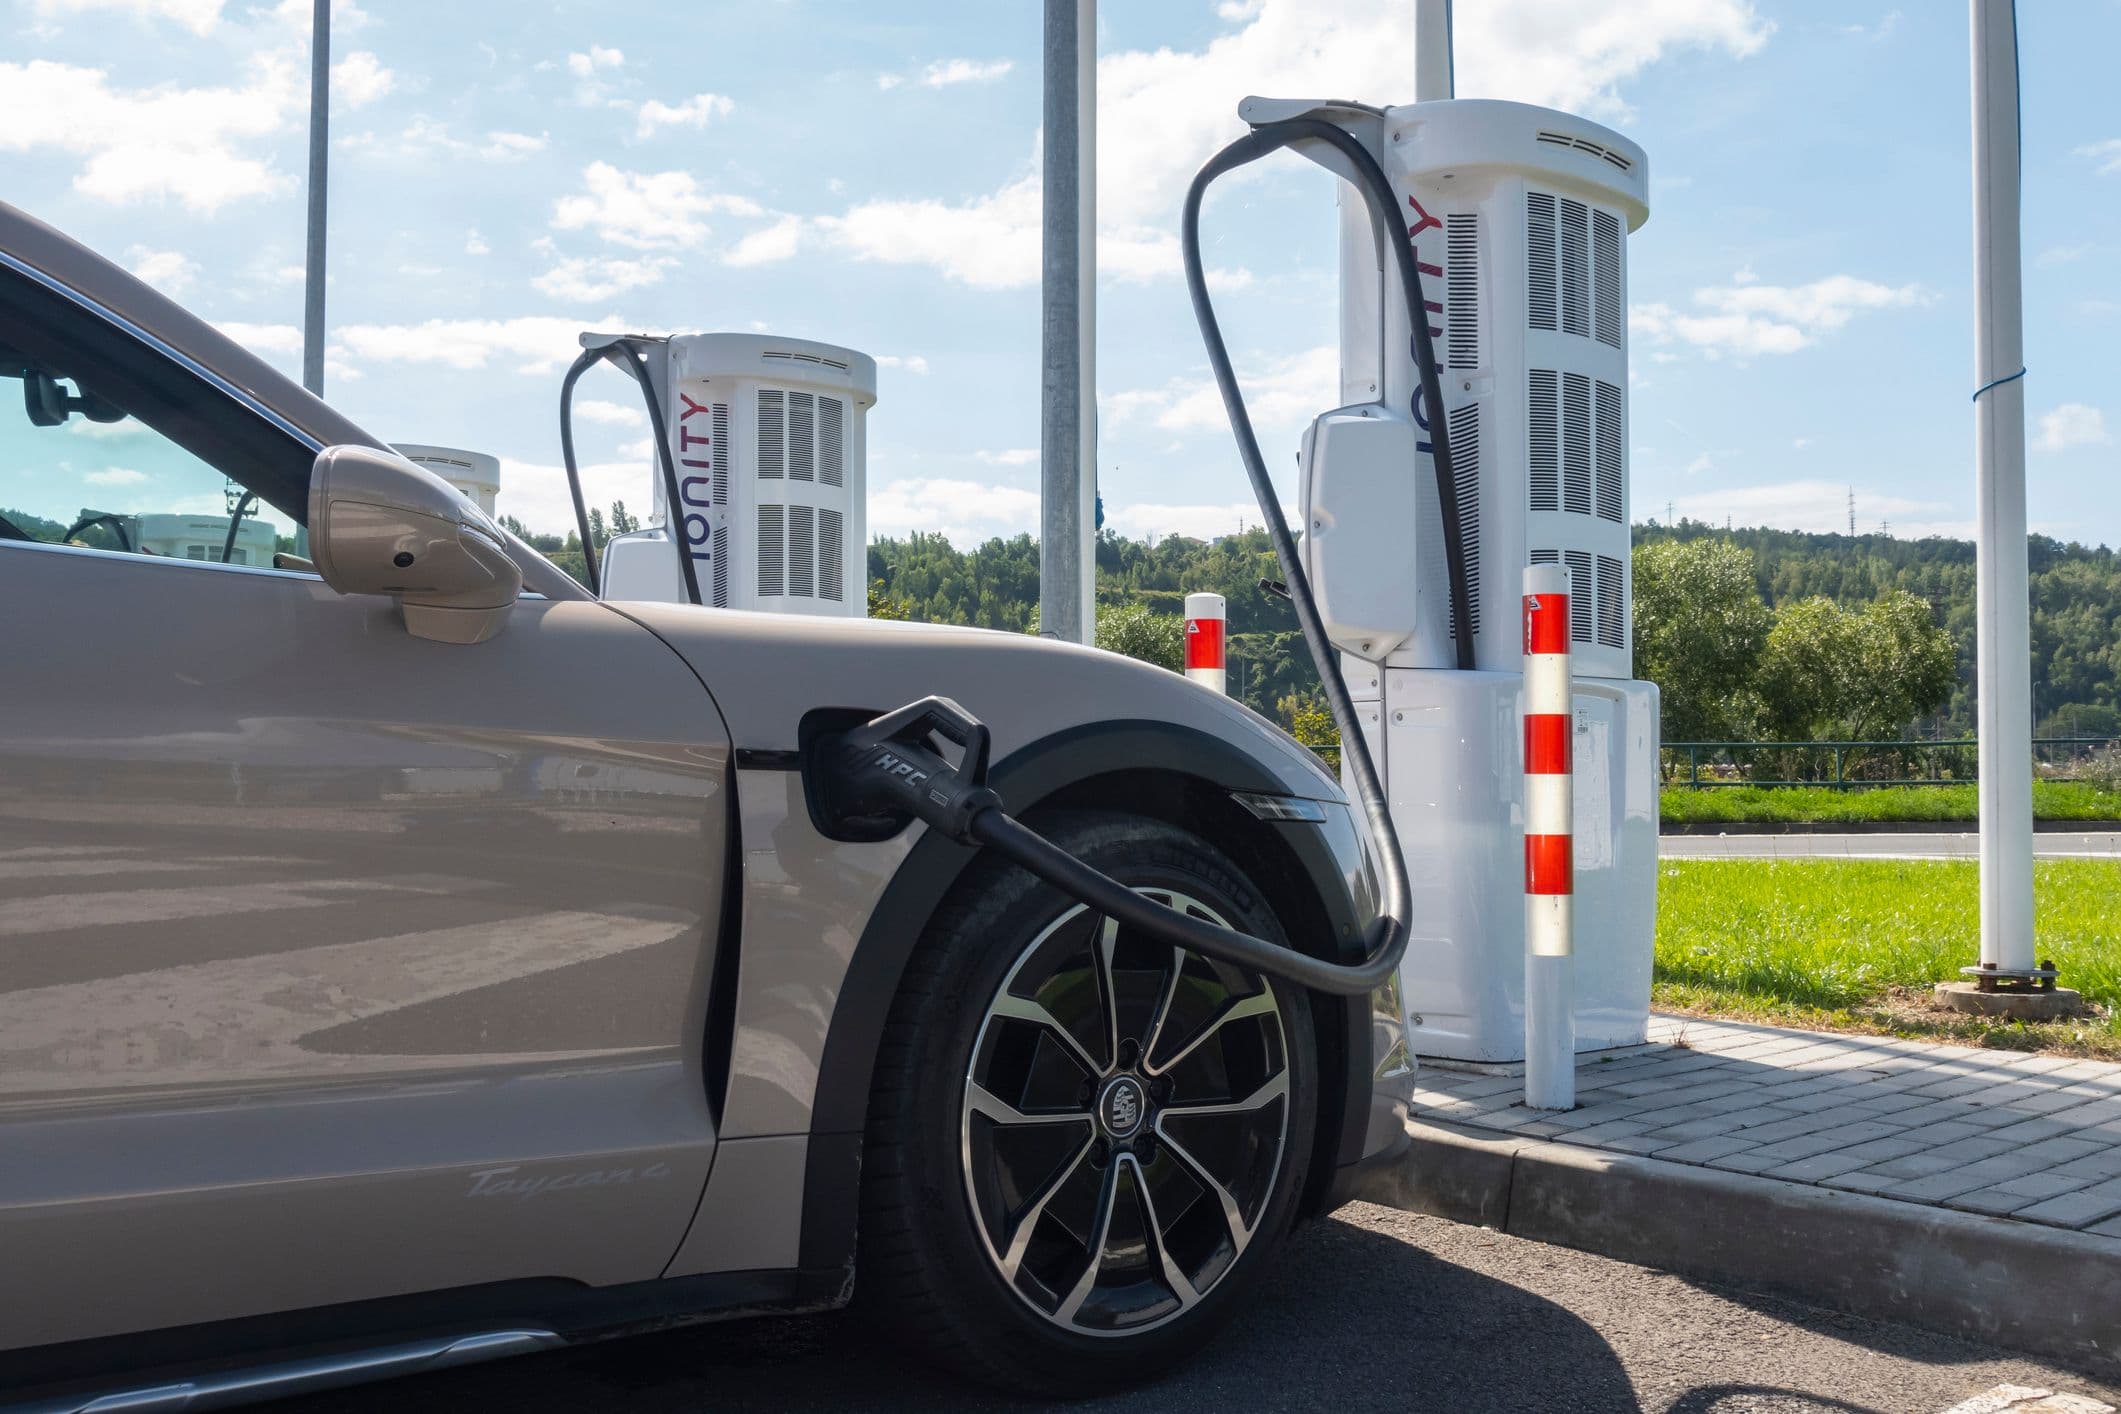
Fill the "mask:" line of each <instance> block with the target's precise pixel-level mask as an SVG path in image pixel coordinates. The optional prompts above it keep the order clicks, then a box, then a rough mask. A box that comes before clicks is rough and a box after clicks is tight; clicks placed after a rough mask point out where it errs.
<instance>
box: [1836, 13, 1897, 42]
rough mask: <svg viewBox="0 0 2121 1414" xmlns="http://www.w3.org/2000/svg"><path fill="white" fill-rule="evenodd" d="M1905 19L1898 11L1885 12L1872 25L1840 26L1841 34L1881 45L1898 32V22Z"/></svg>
mask: <svg viewBox="0 0 2121 1414" xmlns="http://www.w3.org/2000/svg"><path fill="white" fill-rule="evenodd" d="M1905 18H1906V16H1905V15H1902V14H1901V13H1900V12H1899V11H1898V10H1887V11H1886V12H1885V13H1884V14H1883V15H1881V16H1879V17H1878V23H1876V24H1874V25H1843V26H1841V32H1842V33H1843V34H1845V35H1847V36H1849V37H1850V38H1851V39H1867V40H1870V41H1871V42H1872V43H1874V44H1876V43H1882V42H1883V41H1885V40H1888V39H1891V38H1892V37H1893V35H1894V34H1895V33H1897V32H1898V31H1899V29H1900V22H1901V21H1902V20H1903V19H1905Z"/></svg>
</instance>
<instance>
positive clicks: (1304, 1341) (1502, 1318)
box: [272, 1205, 2121, 1414]
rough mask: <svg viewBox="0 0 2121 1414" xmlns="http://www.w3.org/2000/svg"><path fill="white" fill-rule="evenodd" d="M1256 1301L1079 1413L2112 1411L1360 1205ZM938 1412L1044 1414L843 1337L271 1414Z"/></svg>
mask: <svg viewBox="0 0 2121 1414" xmlns="http://www.w3.org/2000/svg"><path fill="white" fill-rule="evenodd" d="M1831 1260H1833V1258H1832V1256H1831V1254H1821V1261H1822V1262H1828V1261H1831ZM1260 1295H1261V1299H1259V1300H1258V1301H1256V1302H1255V1303H1254V1306H1253V1308H1252V1309H1251V1310H1250V1311H1249V1312H1247V1313H1246V1314H1245V1315H1244V1316H1243V1317H1241V1318H1240V1319H1239V1320H1238V1321H1237V1322H1235V1323H1234V1324H1233V1325H1232V1327H1231V1328H1230V1329H1229V1330H1228V1331H1227V1332H1226V1333H1225V1334H1224V1335H1223V1337H1222V1338H1221V1339H1220V1340H1219V1341H1218V1342H1217V1343H1216V1344H1215V1345H1214V1346H1213V1347H1211V1348H1210V1349H1209V1351H1208V1352H1207V1353H1206V1354H1205V1355H1204V1356H1203V1357H1202V1358H1201V1359H1200V1360H1199V1361H1197V1362H1196V1363H1194V1364H1192V1365H1190V1366H1188V1367H1186V1368H1184V1369H1182V1370H1179V1371H1176V1372H1174V1373H1173V1374H1172V1376H1171V1377H1170V1378H1169V1379H1168V1380H1165V1381H1164V1382H1162V1383H1160V1384H1157V1385H1154V1386H1151V1387H1148V1388H1146V1389H1142V1390H1138V1391H1135V1392H1133V1393H1130V1394H1127V1395H1125V1396H1121V1397H1118V1398H1114V1399H1109V1400H1103V1401H1098V1402H1094V1403H1090V1404H1084V1405H1078V1406H1073V1407H1075V1408H1080V1409H1085V1410H1100V1411H1102V1410H1154V1411H1163V1412H1164V1414H1170V1412H1171V1411H1189V1410H1201V1411H1207V1410H1215V1411H1224V1410H1251V1409H1330V1410H1334V1411H1339V1414H1345V1411H1350V1410H1368V1409H1395V1410H1437V1411H1452V1414H1481V1411H1488V1410H1567V1411H1572V1412H1573V1411H1584V1412H1585V1414H1601V1412H1602V1411H1607V1410H1615V1411H1622V1410H1670V1411H1685V1412H1686V1414H1709V1411H1714V1414H1740V1411H1774V1414H1786V1411H1796V1410H1830V1411H1854V1410H1879V1411H1910V1414H1939V1411H1943V1410H1948V1409H1951V1408H1953V1407H1954V1406H1956V1405H1959V1404H1961V1403H1962V1402H1964V1401H1966V1400H1968V1399H1970V1398H1973V1397H1975V1396H1978V1395H1981V1394H1983V1393H1985V1392H1987V1391H1991V1390H1994V1389H1995V1388H1996V1387H1997V1386H1999V1385H2015V1386H2018V1387H2020V1388H2021V1389H2025V1390H2033V1389H2039V1390H2049V1391H2053V1392H2055V1393H2057V1394H2062V1395H2071V1396H2077V1397H2080V1398H2086V1399H2088V1400H2089V1401H2091V1402H2088V1403H2085V1404H2081V1405H2079V1404H2071V1403H2066V1402H2065V1403H2064V1404H2063V1405H2062V1406H2061V1407H2069V1408H2073V1409H2078V1410H2094V1409H2098V1408H2101V1407H2103V1405H2121V1391H2116V1390H2113V1389H2102V1388H2101V1387H2100V1386H2099V1385H2098V1384H2097V1383H2096V1382H2094V1381H2090V1380H2087V1379H2084V1378H2082V1377H2080V1376H2076V1375H2071V1374H2068V1373H2065V1372H2062V1371H2059V1370H2056V1369H2054V1368H2053V1367H2051V1366H2045V1365H2042V1364H2040V1363H2039V1362H2036V1361H2029V1360H2023V1359H2018V1358H2015V1357H2012V1356H2010V1355H2007V1354H2005V1353H2003V1352H2000V1351H1996V1350H1992V1349H1988V1348H1985V1347H1982V1346H1978V1345H1970V1344H1966V1343H1964V1342H1961V1341H1955V1340H1949V1339H1946V1338H1944V1337H1941V1336H1934V1335H1928V1334H1925V1333H1922V1332H1919V1331H1914V1330H1909V1329H1907V1328H1905V1327H1901V1326H1893V1325H1886V1324H1882V1323H1880V1322H1875V1321H1866V1320H1859V1319H1856V1318H1854V1317H1849V1316H1841V1315H1835V1314H1831V1313H1828V1312H1824V1311H1818V1310H1814V1309H1812V1308H1810V1307H1806V1306H1800V1305H1795V1304H1792V1303H1789V1302H1782V1301H1771V1300H1767V1299H1763V1298H1759V1297H1753V1296H1747V1295H1744V1294H1740V1293H1733V1292H1726V1291H1715V1290H1707V1289H1704V1288H1701V1287H1698V1286H1695V1285H1693V1284H1691V1283H1689V1282H1686V1281H1684V1280H1682V1279H1680V1278H1678V1277H1674V1276H1669V1275H1666V1274H1664V1273H1660V1272H1654V1271H1649V1270H1647V1269H1645V1268H1641V1267H1631V1266H1628V1265H1626V1264H1624V1263H1620V1262H1614V1261H1609V1260H1607V1259H1605V1258H1602V1257H1592V1256H1586V1255H1584V1254H1582V1253H1577V1252H1569V1251H1565V1250H1562V1249H1559V1248H1551V1247H1543V1246H1541V1245H1539V1244H1538V1243H1533V1242H1526V1241H1523V1240H1521V1239H1518V1238H1513V1237H1505V1236H1503V1235H1501V1234H1500V1233H1495V1232H1488V1231H1485V1230H1482V1229H1478V1228H1467V1227H1459V1226H1457V1225H1455V1224H1452V1223H1447V1222H1443V1221H1441V1220H1438V1219H1434V1218H1423V1217H1416V1216H1414V1215H1411V1214H1407V1213H1400V1212H1396V1211H1393V1210H1390V1209H1385V1208H1374V1207H1369V1206H1367V1205H1357V1206H1355V1207H1352V1208H1348V1209H1346V1210H1344V1211H1343V1212H1342V1213H1341V1214H1340V1215H1339V1216H1338V1217H1336V1218H1334V1219H1331V1220H1328V1221H1326V1222H1322V1223H1317V1224H1313V1225H1312V1226H1311V1227H1309V1228H1308V1229H1306V1230H1305V1231H1303V1232H1301V1233H1299V1234H1298V1235H1297V1236H1296V1237H1295V1238H1294V1239H1293V1240H1292V1242H1291V1244H1290V1247H1289V1248H1288V1249H1287V1250H1286V1251H1285V1252H1284V1253H1283V1255H1282V1257H1281V1260H1280V1264H1279V1267H1278V1269H1277V1270H1276V1272H1275V1273H1274V1274H1273V1275H1272V1277H1271V1278H1270V1280H1269V1282H1268V1283H1267V1284H1266V1285H1265V1286H1264V1287H1263V1288H1262V1291H1261V1294H1260ZM2101 1401H2103V1404H2102V1403H2101ZM939 1406H940V1407H948V1408H952V1409H1001V1410H1023V1409H1027V1408H1032V1407H1036V1406H1033V1405H1029V1404H1026V1403H1024V1402H1022V1401H1013V1400H1008V1399H1004V1398H1000V1397H998V1396H995V1395H993V1394H991V1393H989V1392H987V1391H985V1390H981V1389H977V1388H974V1387H971V1386H967V1385H965V1384H962V1383H959V1382H957V1381H955V1380H953V1379H951V1378H950V1377H948V1376H944V1375H939V1374H936V1373H934V1372H932V1371H930V1370H929V1369H927V1368H926V1367H924V1366H921V1365H918V1364H915V1363H912V1362H911V1361H910V1360H909V1359H907V1358H906V1357H905V1356H903V1355H902V1354H900V1353H898V1352H896V1351H894V1350H891V1349H888V1348H884V1347H883V1346H881V1345H880V1344H879V1343H877V1342H875V1341H872V1340H870V1339H868V1338H867V1336H866V1335H865V1333H864V1332H863V1330H862V1328H861V1327H860V1326H859V1325H858V1324H857V1323H856V1321H855V1320H854V1319H853V1318H851V1317H848V1316H844V1315H836V1316H828V1317H812V1318H803V1319H785V1320H756V1321H745V1322H732V1323H728V1324H724V1325H717V1326H708V1327H704V1328H696V1329H694V1330H691V1331H679V1332H673V1333H670V1334H666V1335H658V1336H648V1337H640V1338H636V1339H633V1340H630V1341H617V1342H612V1343H610V1344H607V1345H603V1346H594V1347H587V1348H584V1349H579V1350H572V1351H564V1352H559V1353H556V1354H551V1355H538V1356H529V1357H525V1358H522V1359H517V1360H509V1361H502V1362H498V1363H496V1364H493V1365H488V1366H483V1367H478V1368H473V1369H466V1370H459V1371H453V1372H449V1373H444V1374H439V1375H433V1376H428V1377H425V1378H421V1379H416V1380H404V1381H398V1382H396V1383H393V1384H390V1385H377V1386H370V1387H367V1388H364V1389H356V1390H347V1391H342V1392H340V1393H337V1394H333V1395H326V1396H318V1397H313V1398H310V1399H306V1400H299V1401H288V1402H285V1403H282V1404H278V1405H274V1406H272V1408H273V1410H274V1411H276V1414H355V1412H356V1411H370V1410H384V1409H388V1410H390V1411H392V1414H440V1411H445V1410H446V1411H451V1414H455V1411H460V1410H471V1409H479V1410H486V1409H493V1410H508V1411H511V1414H558V1412H559V1411H563V1410H564V1411H570V1414H596V1412H597V1411H606V1410H609V1411H618V1410H624V1411H627V1414H680V1411H684V1412H685V1414H690V1411H707V1410H715V1411H720V1410H751V1409H756V1410H776V1411H780V1410H789V1411H801V1410H834V1411H841V1410H900V1409H904V1410H915V1409H919V1410H929V1409H934V1408H936V1407H939ZM1991 1407H1994V1408H2002V1407H2004V1406H2003V1405H2002V1404H2000V1403H1999V1404H1994V1405H1992V1406H1991ZM2016 1407H2020V1408H2023V1407H2025V1406H2023V1405H2019V1406H2016ZM2041 1407H2044V1408H2055V1407H2058V1406H2057V1405H2056V1404H2053V1403H2051V1404H2048V1405H2045V1406H2041Z"/></svg>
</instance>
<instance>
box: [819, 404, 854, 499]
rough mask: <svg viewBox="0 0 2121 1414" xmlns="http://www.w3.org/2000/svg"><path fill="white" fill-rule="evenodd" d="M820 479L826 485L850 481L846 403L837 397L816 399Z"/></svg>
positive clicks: (836, 484)
mask: <svg viewBox="0 0 2121 1414" xmlns="http://www.w3.org/2000/svg"><path fill="white" fill-rule="evenodd" d="M817 422H818V463H817V479H818V480H819V481H821V482H823V483H824V484H825V485H827V486H844V485H845V484H846V481H847V430H846V429H847V405H846V404H845V403H843V402H841V401H840V400H839V399H838V398H822V397H821V398H819V399H818V400H817Z"/></svg>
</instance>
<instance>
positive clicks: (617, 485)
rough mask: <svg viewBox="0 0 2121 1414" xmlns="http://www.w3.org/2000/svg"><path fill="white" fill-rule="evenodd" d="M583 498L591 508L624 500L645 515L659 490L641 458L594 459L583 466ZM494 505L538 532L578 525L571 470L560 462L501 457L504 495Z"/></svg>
mask: <svg viewBox="0 0 2121 1414" xmlns="http://www.w3.org/2000/svg"><path fill="white" fill-rule="evenodd" d="M581 472H582V498H583V500H584V501H585V502H586V503H587V504H589V505H592V506H609V505H610V504H611V503H612V502H613V501H624V502H626V503H627V504H628V505H631V506H633V507H634V508H635V509H636V510H637V511H638V512H640V513H641V514H642V515H643V517H644V518H645V516H646V512H647V509H648V506H649V503H650V501H651V500H652V498H653V496H654V492H653V491H652V490H651V489H650V483H649V480H648V466H647V464H646V463H645V462H638V461H608V462H591V463H589V464H587V465H585V466H583V467H582V468H581ZM494 509H495V510H497V511H499V512H500V513H501V514H502V515H504V516H514V517H515V518H516V519H517V520H519V521H521V522H523V524H524V525H526V526H528V527H529V528H530V529H531V530H532V531H533V532H535V533H540V534H553V535H565V534H566V533H567V532H568V531H570V530H573V529H574V502H573V501H571V500H570V499H569V498H568V494H567V472H566V471H565V469H564V468H562V467H560V466H558V465H557V464H548V463H541V462H525V461H517V460H515V459H514V458H512V457H502V458H501V493H500V495H499V496H498V497H496V498H495V501H494Z"/></svg>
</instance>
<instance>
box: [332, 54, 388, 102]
mask: <svg viewBox="0 0 2121 1414" xmlns="http://www.w3.org/2000/svg"><path fill="white" fill-rule="evenodd" d="M397 86H398V76H397V75H396V74H394V73H392V72H391V71H390V70H388V69H386V68H384V67H383V63H382V61H381V60H380V59H378V58H376V56H375V55H373V54H371V53H369V52H368V51H367V50H365V49H361V50H356V51H355V52H353V53H351V54H349V55H347V56H346V57H345V58H344V59H341V60H340V61H339V62H338V63H336V64H333V65H332V66H331V93H332V97H334V98H337V99H341V100H343V101H344V102H345V104H346V106H347V107H349V108H359V107H361V106H362V105H363V104H367V103H373V102H375V101H376V100H377V99H378V98H381V97H382V96H383V95H384V94H386V93H389V92H390V91H391V90H392V89H394V88H396V87H397Z"/></svg>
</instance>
